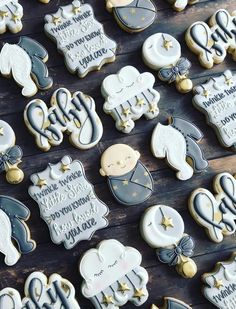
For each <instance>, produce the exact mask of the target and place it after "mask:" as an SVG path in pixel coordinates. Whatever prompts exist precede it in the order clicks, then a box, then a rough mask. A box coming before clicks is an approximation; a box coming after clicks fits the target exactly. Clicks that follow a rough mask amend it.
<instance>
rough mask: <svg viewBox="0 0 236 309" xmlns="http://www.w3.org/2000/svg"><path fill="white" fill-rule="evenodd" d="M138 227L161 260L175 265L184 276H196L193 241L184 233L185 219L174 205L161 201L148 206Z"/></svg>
mask: <svg viewBox="0 0 236 309" xmlns="http://www.w3.org/2000/svg"><path fill="white" fill-rule="evenodd" d="M140 228H141V234H142V236H143V238H144V240H145V241H146V242H147V243H148V244H149V246H151V247H153V248H155V249H157V256H158V259H159V260H160V261H161V262H162V263H165V264H168V265H169V266H175V267H176V270H177V272H178V273H179V274H180V275H181V276H183V277H184V278H192V277H194V276H195V274H196V272H197V266H196V264H195V263H194V261H193V260H192V259H191V258H190V257H191V256H192V255H193V253H194V252H193V250H194V247H195V244H194V241H193V239H192V237H191V236H189V235H187V234H184V221H183V219H182V217H181V216H180V214H179V213H178V212H177V211H176V210H175V209H173V208H171V207H168V206H164V205H156V206H152V207H150V208H148V209H147V210H146V211H145V213H144V215H143V218H142V221H141V226H140Z"/></svg>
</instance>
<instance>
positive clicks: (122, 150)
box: [100, 144, 154, 206]
mask: <svg viewBox="0 0 236 309" xmlns="http://www.w3.org/2000/svg"><path fill="white" fill-rule="evenodd" d="M139 158H140V153H139V152H138V151H135V150H134V149H133V148H131V147H130V146H128V145H125V144H115V145H112V146H110V147H109V148H107V149H106V150H105V151H104V153H103V154H102V157H101V169H100V174H101V175H102V176H107V179H108V185H109V188H110V191H111V193H112V194H113V196H114V197H115V199H116V200H117V201H118V202H119V203H121V204H123V205H126V206H132V205H137V204H141V203H143V202H145V201H146V200H147V199H148V198H149V197H150V196H151V194H152V193H153V191H154V183H153V179H152V175H151V174H150V172H149V171H148V169H147V168H146V167H145V166H144V165H143V164H142V163H141V162H140V161H139Z"/></svg>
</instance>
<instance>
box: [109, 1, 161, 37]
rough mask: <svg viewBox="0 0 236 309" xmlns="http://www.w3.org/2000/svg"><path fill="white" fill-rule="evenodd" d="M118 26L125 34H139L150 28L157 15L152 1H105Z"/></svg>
mask: <svg viewBox="0 0 236 309" xmlns="http://www.w3.org/2000/svg"><path fill="white" fill-rule="evenodd" d="M106 7H107V10H108V11H109V12H112V13H113V15H114V17H115V19H116V21H117V23H118V25H119V26H120V27H121V28H122V29H124V30H125V31H127V32H131V33H133V32H140V31H143V30H145V29H146V28H148V27H149V26H151V25H152V24H153V23H154V21H155V19H156V15H157V10H156V6H155V4H154V3H153V1H152V0H141V1H140V0H121V1H120V0H106Z"/></svg>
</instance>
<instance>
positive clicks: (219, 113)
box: [193, 70, 236, 149]
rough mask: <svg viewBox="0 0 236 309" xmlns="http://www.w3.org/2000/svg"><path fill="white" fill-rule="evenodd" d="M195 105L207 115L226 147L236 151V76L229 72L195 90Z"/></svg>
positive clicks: (208, 120) (213, 78) (211, 79)
mask: <svg viewBox="0 0 236 309" xmlns="http://www.w3.org/2000/svg"><path fill="white" fill-rule="evenodd" d="M194 94H195V95H194V97H193V104H194V106H195V107H196V108H198V109H199V110H200V111H201V112H203V113H204V114H205V115H206V118H207V122H208V124H209V125H211V126H212V127H213V128H214V129H215V131H216V134H217V136H218V138H219V140H220V142H221V144H222V145H223V146H224V147H234V148H235V149H236V113H235V109H236V99H235V98H236V75H233V74H232V72H231V71H229V70H227V71H225V72H224V73H223V74H222V75H220V76H218V77H211V78H210V79H209V80H208V81H207V82H206V83H204V84H201V85H199V86H197V87H195V88H194Z"/></svg>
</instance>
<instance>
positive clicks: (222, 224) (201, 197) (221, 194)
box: [189, 173, 236, 243]
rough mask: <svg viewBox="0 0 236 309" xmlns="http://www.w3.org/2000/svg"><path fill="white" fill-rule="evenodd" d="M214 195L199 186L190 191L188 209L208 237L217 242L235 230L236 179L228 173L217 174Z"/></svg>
mask: <svg viewBox="0 0 236 309" xmlns="http://www.w3.org/2000/svg"><path fill="white" fill-rule="evenodd" d="M213 187H214V191H215V193H216V194H215V195H213V194H212V193H211V192H210V191H208V190H206V189H203V188H199V189H196V190H195V191H193V192H192V194H191V196H190V199H189V210H190V213H191V215H192V216H193V218H194V219H195V220H196V222H197V223H199V224H200V225H201V226H203V227H204V228H205V230H206V232H207V234H208V236H209V238H210V239H211V240H212V241H214V242H217V243H220V242H222V241H223V239H224V236H228V235H232V234H234V233H235V231H236V223H235V220H236V210H235V201H236V179H235V178H234V177H233V176H232V175H231V174H229V173H221V174H219V175H217V176H216V177H215V179H214V183H213Z"/></svg>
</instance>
